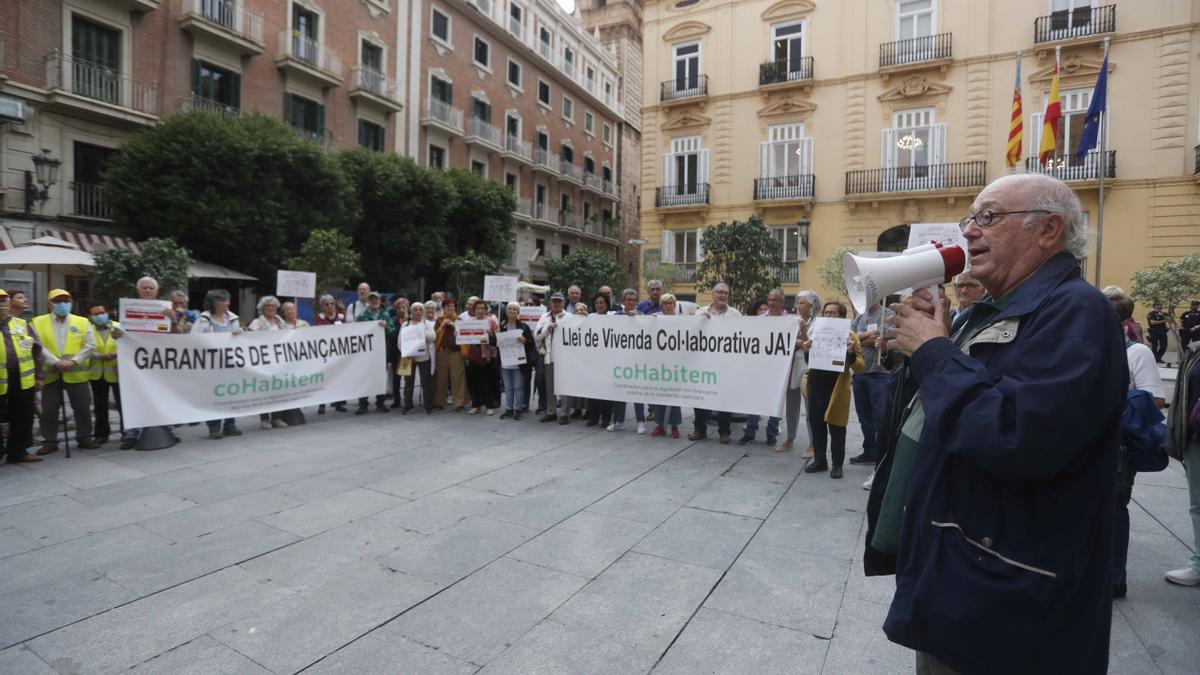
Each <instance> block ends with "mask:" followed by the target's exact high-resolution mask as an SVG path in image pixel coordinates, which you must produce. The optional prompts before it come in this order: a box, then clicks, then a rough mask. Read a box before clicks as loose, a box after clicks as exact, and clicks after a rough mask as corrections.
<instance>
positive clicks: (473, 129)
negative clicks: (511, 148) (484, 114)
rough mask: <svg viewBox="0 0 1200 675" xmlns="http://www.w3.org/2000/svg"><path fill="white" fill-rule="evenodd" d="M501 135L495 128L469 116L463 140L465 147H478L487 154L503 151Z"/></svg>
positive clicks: (484, 121)
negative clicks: (465, 143)
mask: <svg viewBox="0 0 1200 675" xmlns="http://www.w3.org/2000/svg"><path fill="white" fill-rule="evenodd" d="M502 139H503V135H502V134H501V133H500V130H499V129H497V128H496V127H494V126H492V125H491V124H488V122H487V121H486V120H483V119H480V118H478V117H475V116H474V115H472V116H471V119H470V121H469V122H468V123H467V134H466V136H465V137H464V139H463V140H465V141H466V142H467V145H478V146H479V147H481V148H483V149H484V150H487V151H489V152H500V151H501V150H503V149H504V141H503V140H502Z"/></svg>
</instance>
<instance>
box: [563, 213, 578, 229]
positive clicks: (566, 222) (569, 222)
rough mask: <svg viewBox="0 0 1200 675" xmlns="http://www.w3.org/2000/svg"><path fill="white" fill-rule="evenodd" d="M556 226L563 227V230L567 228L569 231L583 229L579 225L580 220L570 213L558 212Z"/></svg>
mask: <svg viewBox="0 0 1200 675" xmlns="http://www.w3.org/2000/svg"><path fill="white" fill-rule="evenodd" d="M558 226H559V227H565V228H568V229H571V230H580V229H583V227H582V225H581V223H580V220H579V216H577V215H575V214H574V213H572V212H571V211H559V212H558Z"/></svg>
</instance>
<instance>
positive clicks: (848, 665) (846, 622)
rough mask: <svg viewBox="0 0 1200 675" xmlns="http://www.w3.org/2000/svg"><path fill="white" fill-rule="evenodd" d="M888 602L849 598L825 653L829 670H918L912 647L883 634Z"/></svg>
mask: <svg viewBox="0 0 1200 675" xmlns="http://www.w3.org/2000/svg"><path fill="white" fill-rule="evenodd" d="M887 610H888V606H887V605H881V604H878V603H873V602H868V601H866V600H859V599H856V598H847V599H846V600H845V601H843V602H842V606H841V610H840V611H839V612H838V617H837V626H836V627H835V628H834V632H833V639H832V640H831V641H830V642H829V652H828V653H827V654H826V656H825V666H824V672H826V673H831V674H833V673H856V674H857V673H861V674H862V675H899V674H902V673H911V672H914V671H915V670H916V656H915V654H914V653H913V651H912V650H910V649H908V648H906V647H901V646H900V645H898V644H895V643H894V642H890V641H889V640H888V639H887V636H886V635H884V634H883V619H884V617H886V616H887Z"/></svg>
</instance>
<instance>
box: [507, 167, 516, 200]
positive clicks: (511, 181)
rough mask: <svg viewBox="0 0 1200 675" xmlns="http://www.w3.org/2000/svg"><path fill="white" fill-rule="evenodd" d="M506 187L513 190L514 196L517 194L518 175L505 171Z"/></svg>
mask: <svg viewBox="0 0 1200 675" xmlns="http://www.w3.org/2000/svg"><path fill="white" fill-rule="evenodd" d="M504 185H505V187H507V188H508V189H509V190H512V193H513V194H514V195H515V194H517V174H515V173H512V172H510V171H505V172H504Z"/></svg>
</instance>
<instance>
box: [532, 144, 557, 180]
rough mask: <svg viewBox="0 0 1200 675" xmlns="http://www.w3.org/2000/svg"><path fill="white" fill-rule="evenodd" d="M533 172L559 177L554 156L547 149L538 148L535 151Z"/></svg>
mask: <svg viewBox="0 0 1200 675" xmlns="http://www.w3.org/2000/svg"><path fill="white" fill-rule="evenodd" d="M533 170H534V171H541V172H542V173H545V174H549V175H551V176H557V175H558V167H557V165H556V164H555V162H554V155H551V154H550V151H549V150H547V149H545V148H536V149H534V151H533Z"/></svg>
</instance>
